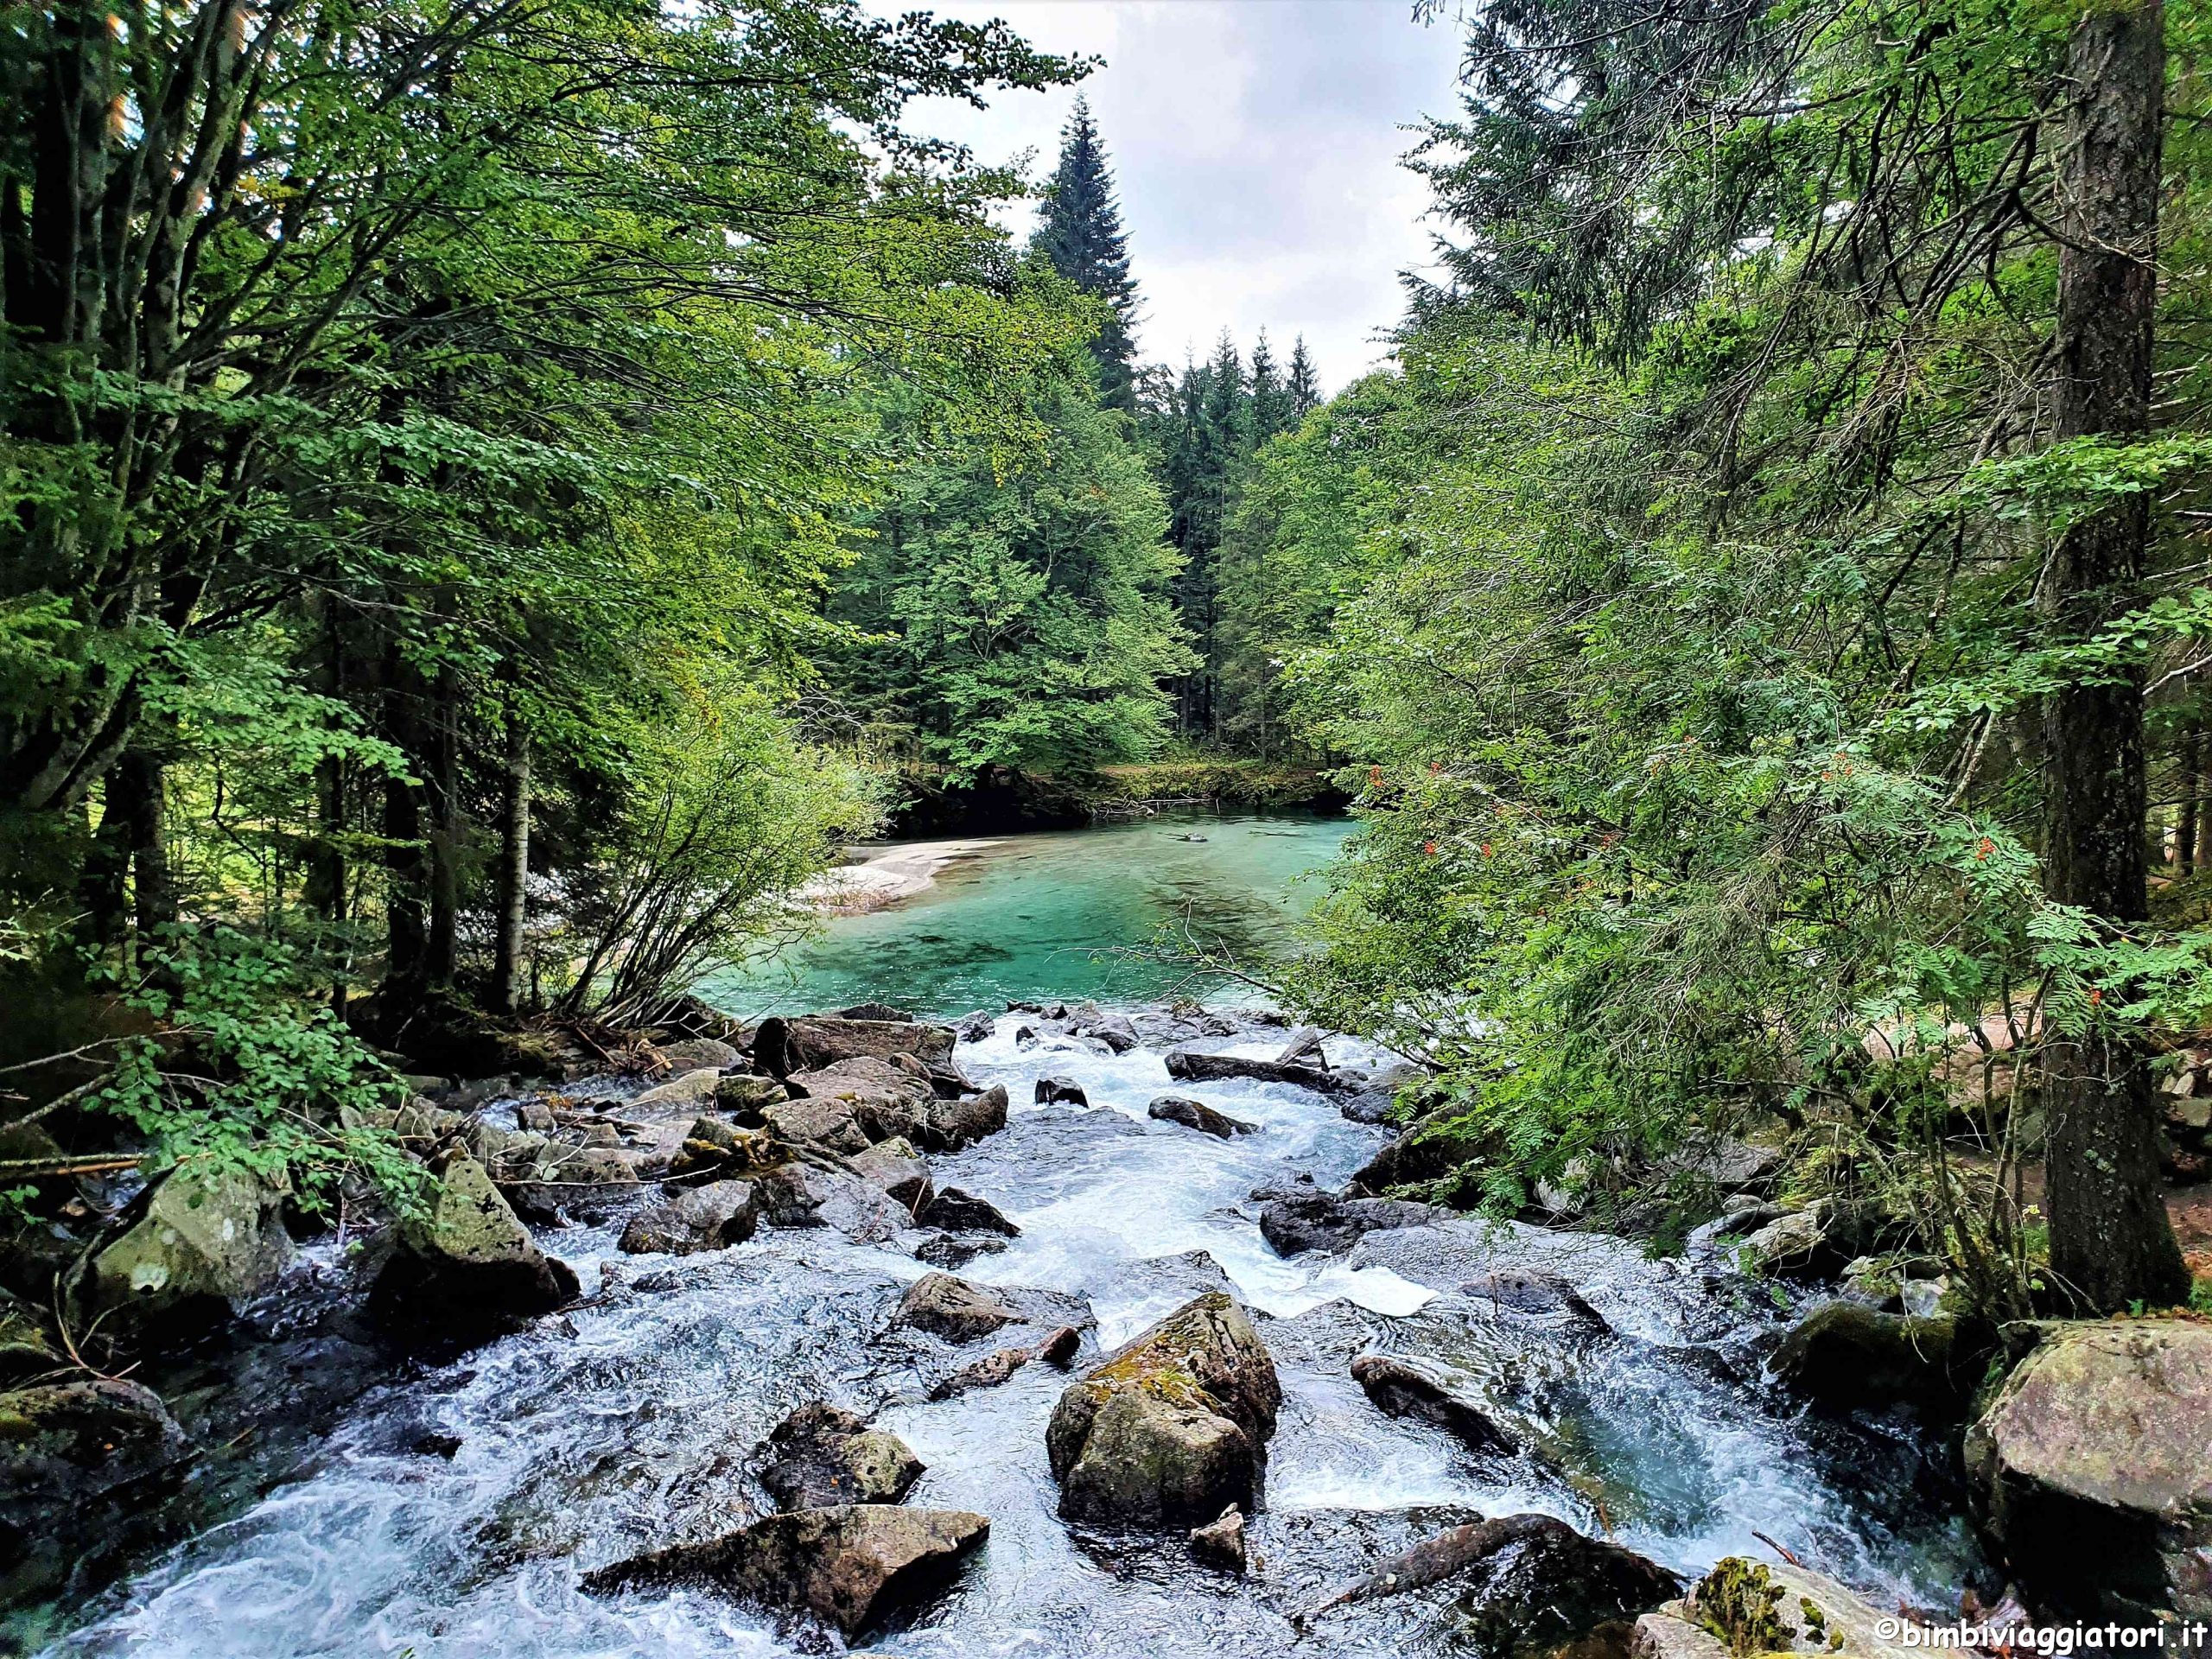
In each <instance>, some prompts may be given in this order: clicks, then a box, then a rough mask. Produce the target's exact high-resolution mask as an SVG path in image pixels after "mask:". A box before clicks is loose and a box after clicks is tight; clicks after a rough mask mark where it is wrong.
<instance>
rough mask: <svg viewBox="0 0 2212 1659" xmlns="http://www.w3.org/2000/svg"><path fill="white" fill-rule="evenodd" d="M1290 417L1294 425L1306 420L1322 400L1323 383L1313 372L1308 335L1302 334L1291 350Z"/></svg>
mask: <svg viewBox="0 0 2212 1659" xmlns="http://www.w3.org/2000/svg"><path fill="white" fill-rule="evenodd" d="M1289 391H1290V411H1291V413H1290V418H1291V422H1292V423H1293V424H1296V423H1298V422H1300V421H1302V420H1304V419H1305V418H1306V416H1307V415H1308V414H1310V413H1312V412H1313V410H1314V409H1315V408H1317V407H1318V406H1319V404H1320V402H1321V383H1320V381H1319V379H1318V378H1316V377H1315V375H1314V373H1313V359H1312V358H1310V357H1308V356H1306V336H1305V335H1303V334H1300V336H1299V337H1298V343H1297V344H1296V345H1294V346H1292V347H1291V350H1290V381H1289Z"/></svg>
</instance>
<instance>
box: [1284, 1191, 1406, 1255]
mask: <svg viewBox="0 0 2212 1659" xmlns="http://www.w3.org/2000/svg"><path fill="white" fill-rule="evenodd" d="M1444 1213H1445V1212H1444V1211H1440V1210H1435V1209H1432V1208H1431V1207H1430V1206H1429V1205H1425V1204H1407V1203H1403V1202H1402V1201H1400V1200H1399V1199H1396V1198H1338V1197H1336V1196H1335V1195H1334V1194H1332V1193H1328V1192H1310V1193H1309V1192H1300V1193H1294V1194H1293V1195H1292V1196H1290V1197H1287V1198H1276V1199H1274V1200H1273V1201H1272V1202H1271V1203H1269V1204H1268V1206H1267V1207H1266V1208H1265V1209H1264V1210H1262V1211H1261V1212H1260V1236H1262V1237H1263V1238H1265V1239H1266V1240H1267V1241H1268V1243H1269V1244H1271V1245H1273V1246H1274V1249H1275V1253H1276V1254H1277V1255H1303V1254H1304V1253H1305V1252H1306V1251H1307V1250H1321V1251H1325V1252H1334V1251H1337V1250H1344V1249H1351V1247H1352V1246H1353V1245H1354V1244H1356V1243H1358V1242H1359V1240H1360V1239H1361V1237H1362V1236H1364V1235H1366V1234H1368V1233H1372V1232H1380V1231H1384V1230H1390V1229H1394V1228H1399V1227H1419V1226H1421V1225H1423V1224H1426V1223H1428V1222H1432V1221H1435V1220H1438V1219H1440V1217H1442V1216H1443V1215H1444Z"/></svg>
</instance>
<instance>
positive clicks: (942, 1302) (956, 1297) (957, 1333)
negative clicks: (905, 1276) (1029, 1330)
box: [891, 1273, 1021, 1342]
mask: <svg viewBox="0 0 2212 1659" xmlns="http://www.w3.org/2000/svg"><path fill="white" fill-rule="evenodd" d="M1020 1319H1021V1315H1020V1313H1018V1312H1016V1311H1015V1309H1014V1307H1013V1306H1012V1305H1011V1304H1009V1303H1008V1302H1007V1300H1006V1299H1005V1298H1004V1297H1002V1296H1001V1295H1000V1294H999V1293H998V1292H996V1291H995V1290H990V1289H987V1288H986V1287H983V1286H982V1285H971V1284H969V1282H968V1281H966V1280H965V1279H956V1278H954V1277H953V1276H952V1275H951V1274H949V1273H925V1274H923V1275H922V1276H921V1277H920V1278H918V1279H917V1280H915V1281H914V1282H913V1283H912V1285H910V1286H908V1287H907V1288H906V1294H905V1295H904V1296H901V1297H900V1298H899V1307H898V1311H897V1312H896V1313H893V1315H892V1316H891V1322H892V1323H893V1325H912V1326H913V1327H914V1329H916V1330H918V1331H926V1332H929V1333H930V1334H931V1336H935V1337H943V1338H944V1339H945V1340H946V1341H947V1342H975V1341H976V1340H978V1339H979V1338H983V1337H988V1336H989V1335H990V1334H991V1332H994V1331H997V1330H1000V1329H1001V1328H1003V1327H1004V1326H1007V1325H1015V1324H1019V1323H1020Z"/></svg>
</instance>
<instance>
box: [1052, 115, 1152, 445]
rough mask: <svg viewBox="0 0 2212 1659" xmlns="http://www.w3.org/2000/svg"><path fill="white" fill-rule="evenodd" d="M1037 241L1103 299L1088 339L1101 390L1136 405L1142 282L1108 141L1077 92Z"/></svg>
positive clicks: (1115, 404) (1112, 403)
mask: <svg viewBox="0 0 2212 1659" xmlns="http://www.w3.org/2000/svg"><path fill="white" fill-rule="evenodd" d="M1034 245H1035V246H1036V247H1037V248H1038V249H1039V251H1042V252H1043V253H1044V254H1045V256H1046V257H1047V258H1049V259H1050V260H1051V261H1052V269H1053V270H1056V271H1058V273H1059V274H1060V275H1061V276H1062V277H1065V279H1066V280H1067V281H1069V282H1071V283H1074V284H1075V285H1076V287H1077V288H1078V289H1081V290H1082V291H1083V292H1084V293H1085V294H1090V295H1094V296H1096V297H1098V298H1099V299H1102V300H1103V301H1105V302H1106V304H1107V306H1108V308H1109V315H1108V317H1107V319H1106V321H1105V323H1104V325H1103V327H1101V328H1100V329H1099V331H1098V333H1097V334H1096V337H1094V338H1093V339H1092V340H1091V342H1090V353H1091V355H1092V356H1093V357H1095V358H1096V359H1097V360H1098V383H1099V387H1100V391H1101V394H1102V396H1103V397H1104V399H1105V402H1106V404H1107V405H1108V407H1109V408H1113V409H1120V410H1129V411H1132V412H1134V411H1135V408H1136V390H1135V355H1136V346H1135V341H1134V340H1132V339H1131V331H1132V330H1133V329H1134V328H1135V326H1136V320H1137V285H1136V282H1135V279H1134V278H1133V277H1130V275H1129V247H1128V238H1127V237H1126V236H1124V235H1123V233H1122V210H1121V207H1120V206H1119V204H1117V203H1116V201H1115V200H1114V175H1113V173H1112V172H1111V170H1110V169H1109V168H1108V166H1107V163H1106V146H1105V145H1104V143H1102V142H1101V141H1100V139H1099V137H1098V124H1097V123H1096V121H1094V120H1093V119H1092V118H1091V115H1090V105H1089V103H1087V102H1086V101H1084V99H1076V104H1075V113H1074V115H1073V116H1071V118H1069V120H1068V124H1067V128H1066V130H1065V131H1064V132H1063V133H1062V134H1061V135H1060V164H1059V167H1058V169H1057V170H1055V171H1054V173H1053V175H1052V190H1051V194H1049V195H1048V197H1047V198H1046V204H1045V216H1044V220H1043V222H1042V223H1041V224H1039V226H1038V227H1037V235H1036V238H1035V242H1034Z"/></svg>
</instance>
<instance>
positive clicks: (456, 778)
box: [423, 668, 461, 988]
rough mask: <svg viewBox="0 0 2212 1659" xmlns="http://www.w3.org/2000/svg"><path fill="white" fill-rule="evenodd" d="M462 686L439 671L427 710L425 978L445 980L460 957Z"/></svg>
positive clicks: (437, 981)
mask: <svg viewBox="0 0 2212 1659" xmlns="http://www.w3.org/2000/svg"><path fill="white" fill-rule="evenodd" d="M460 704H461V691H460V680H459V677H457V676H456V675H455V674H454V671H453V670H452V669H450V668H442V669H440V670H439V671H438V677H437V681H436V683H435V696H433V698H432V702H431V711H430V789H429V797H430V802H429V804H430V823H429V831H430V834H429V846H428V848H427V849H426V850H427V851H428V853H429V863H430V931H429V939H428V941H427V942H426V944H427V950H426V954H425V958H424V963H423V967H424V970H425V973H426V975H427V976H428V978H429V982H430V983H431V984H432V985H434V986H436V987H439V988H446V987H448V986H450V985H451V984H452V983H453V981H454V969H455V968H456V966H457V965H458V963H459V957H460V925H461V730H460V727H461V708H460Z"/></svg>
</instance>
